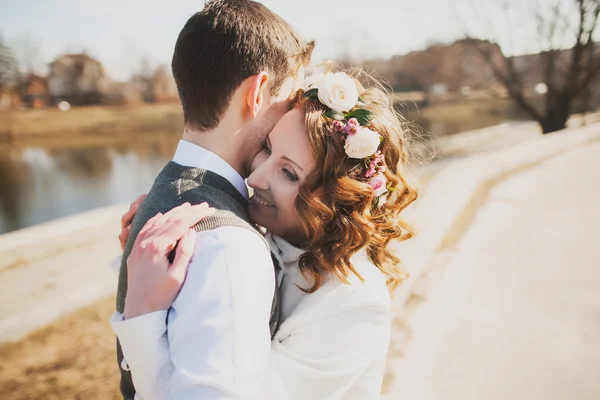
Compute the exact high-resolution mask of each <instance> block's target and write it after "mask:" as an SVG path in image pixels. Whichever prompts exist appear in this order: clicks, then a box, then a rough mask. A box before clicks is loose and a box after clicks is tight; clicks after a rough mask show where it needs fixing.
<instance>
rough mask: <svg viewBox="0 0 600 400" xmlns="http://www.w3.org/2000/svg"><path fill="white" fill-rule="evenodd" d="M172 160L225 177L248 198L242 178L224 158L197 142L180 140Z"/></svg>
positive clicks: (246, 188)
mask: <svg viewBox="0 0 600 400" xmlns="http://www.w3.org/2000/svg"><path fill="white" fill-rule="evenodd" d="M173 162H175V163H177V164H179V165H182V166H184V167H192V168H202V169H205V170H207V171H210V172H213V173H215V174H217V175H220V176H222V177H223V178H225V179H227V180H228V181H229V183H231V184H232V185H233V186H234V187H235V188H236V189H237V190H238V192H240V193H241V194H242V196H244V198H245V199H246V200H248V187H247V186H246V182H244V178H242V176H241V175H240V174H238V172H237V171H236V170H235V169H234V168H233V167H232V166H231V165H229V164H227V162H226V161H225V160H223V159H222V158H221V157H219V156H218V155H216V154H215V153H213V152H212V151H209V150H206V149H205V148H204V147H201V146H198V145H197V144H194V143H191V142H188V141H185V140H180V141H179V144H178V145H177V150H175V155H174V156H173Z"/></svg>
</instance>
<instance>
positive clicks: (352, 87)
mask: <svg viewBox="0 0 600 400" xmlns="http://www.w3.org/2000/svg"><path fill="white" fill-rule="evenodd" d="M327 67H330V64H326V66H325V68H327ZM304 96H305V97H306V98H308V99H310V100H317V101H318V102H319V103H320V104H321V105H323V106H325V107H326V108H327V110H326V111H325V112H323V116H324V117H327V118H329V119H332V120H333V127H334V129H335V131H336V132H338V133H340V134H343V135H345V137H346V139H345V144H344V150H345V152H346V155H347V156H348V157H349V158H352V159H358V160H362V163H360V164H359V165H358V166H357V167H356V168H355V170H358V171H360V172H351V174H350V176H351V177H353V178H355V179H357V180H361V181H364V182H367V183H368V184H369V185H370V186H371V188H373V191H374V195H375V206H376V207H381V206H383V205H384V204H385V203H386V201H387V195H388V193H390V192H393V191H394V190H395V188H394V187H392V185H391V183H390V184H388V182H387V179H386V178H385V175H384V173H385V171H386V165H385V157H384V156H383V154H381V150H379V146H380V145H381V143H382V141H383V138H382V137H381V135H379V133H377V132H375V131H373V130H371V129H369V128H368V127H369V125H370V123H371V120H373V118H375V114H374V113H373V112H372V111H371V110H368V109H367V108H366V106H367V105H366V103H365V101H364V99H363V98H361V97H360V96H359V93H358V88H357V86H356V82H355V81H354V80H353V79H352V78H350V77H349V76H348V75H347V74H345V73H344V72H336V73H332V72H326V71H325V70H324V67H320V68H319V67H317V69H316V71H315V72H314V73H313V74H312V75H310V76H308V77H306V80H305V82H304ZM363 171H364V172H363Z"/></svg>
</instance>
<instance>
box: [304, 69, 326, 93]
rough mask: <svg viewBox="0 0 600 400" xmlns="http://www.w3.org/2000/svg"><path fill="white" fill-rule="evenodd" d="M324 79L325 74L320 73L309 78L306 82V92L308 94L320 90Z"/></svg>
mask: <svg viewBox="0 0 600 400" xmlns="http://www.w3.org/2000/svg"><path fill="white" fill-rule="evenodd" d="M323 78H325V74H322V73H319V72H316V73H314V74H312V75H309V76H307V77H306V79H305V80H304V91H305V92H307V91H309V90H310V89H314V88H318V87H319V86H320V85H321V81H322V80H323Z"/></svg>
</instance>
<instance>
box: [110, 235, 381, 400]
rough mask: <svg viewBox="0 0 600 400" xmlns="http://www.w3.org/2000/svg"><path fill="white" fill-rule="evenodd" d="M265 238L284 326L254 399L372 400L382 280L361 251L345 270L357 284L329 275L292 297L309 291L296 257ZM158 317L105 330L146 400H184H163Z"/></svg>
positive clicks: (166, 367)
mask: <svg viewBox="0 0 600 400" xmlns="http://www.w3.org/2000/svg"><path fill="white" fill-rule="evenodd" d="M267 238H268V239H269V241H270V245H271V249H272V250H273V251H274V252H276V253H278V254H279V255H280V257H281V260H282V261H283V266H284V270H283V271H284V278H283V283H282V288H281V301H282V303H281V304H282V319H283V322H282V324H281V326H280V329H279V330H278V332H277V333H276V335H275V338H274V339H273V341H272V343H271V351H270V357H269V367H268V371H267V372H266V374H264V377H263V385H264V395H263V396H264V397H260V398H261V399H268V400H291V399H298V400H307V399H311V400H312V399H315V400H321V399H327V400H335V399H344V400H349V399H361V400H372V399H377V398H379V397H380V391H381V384H382V380H383V373H384V369H385V359H386V353H387V350H388V346H389V342H390V326H391V325H390V321H391V317H390V297H389V294H388V291H387V287H386V283H385V278H384V276H383V274H382V273H381V272H380V271H379V270H378V269H377V267H375V266H374V265H373V264H372V263H371V262H370V260H369V259H368V257H367V255H366V252H364V251H361V252H359V253H357V254H356V255H354V256H353V257H352V259H351V262H352V263H353V265H354V267H355V269H356V270H357V271H358V273H359V274H360V275H361V276H362V277H363V278H364V283H363V282H361V281H360V280H359V279H358V278H357V277H356V276H355V275H353V274H350V276H349V277H348V279H349V281H350V284H345V283H343V282H341V281H340V280H339V279H337V278H336V277H334V276H333V275H328V276H327V277H325V281H324V283H323V285H322V286H321V287H320V288H319V289H318V290H317V291H316V292H315V293H312V294H306V293H305V292H303V291H302V290H300V289H299V287H300V288H308V287H309V286H310V285H309V282H308V281H307V280H306V279H305V278H304V276H303V275H302V274H301V272H300V270H299V268H298V258H299V257H300V255H301V254H302V253H303V251H302V250H300V249H297V248H295V247H293V246H292V245H290V244H289V243H287V242H285V241H284V240H283V239H281V238H278V237H276V236H271V235H267ZM165 317H166V312H164V311H160V312H156V313H152V314H147V315H144V316H141V317H138V318H133V319H131V320H125V321H123V320H122V318H121V316H120V314H115V315H113V318H112V319H111V325H112V327H113V330H114V331H115V333H116V334H117V336H118V337H119V339H120V340H121V345H122V348H123V352H124V354H125V357H126V359H127V360H128V361H129V362H130V366H131V372H132V376H133V380H134V383H135V385H136V388H137V389H138V391H139V393H140V394H141V395H142V397H143V398H144V399H145V400H151V399H172V400H183V399H186V400H187V399H191V398H192V397H185V396H183V397H181V396H179V397H174V396H170V393H169V394H166V393H167V382H170V381H171V379H172V377H171V374H172V373H173V371H174V370H175V369H176V366H177V362H176V361H175V360H174V358H173V357H172V355H170V353H172V348H171V346H172V344H171V343H170V342H167V339H166V338H167V327H166V325H165ZM169 329H171V328H170V327H169ZM169 337H170V335H169ZM217 351H220V350H217ZM246 394H247V393H244V395H246ZM205 398H209V399H210V398H212V397H205ZM231 398H254V397H252V395H251V394H250V395H249V396H239V397H235V396H232V397H231Z"/></svg>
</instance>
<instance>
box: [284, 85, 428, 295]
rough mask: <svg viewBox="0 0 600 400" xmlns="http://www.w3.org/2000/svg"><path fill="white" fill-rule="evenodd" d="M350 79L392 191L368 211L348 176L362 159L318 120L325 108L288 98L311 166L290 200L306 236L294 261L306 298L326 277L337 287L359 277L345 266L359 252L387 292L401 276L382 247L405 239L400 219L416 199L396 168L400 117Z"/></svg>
mask: <svg viewBox="0 0 600 400" xmlns="http://www.w3.org/2000/svg"><path fill="white" fill-rule="evenodd" d="M356 82H357V85H358V87H359V92H360V96H361V97H362V98H363V99H364V100H365V102H366V105H367V106H366V108H367V109H369V110H370V111H372V112H373V113H374V114H375V118H374V119H373V120H372V121H371V123H370V126H369V128H370V129H372V130H375V131H377V132H378V133H379V134H380V135H381V136H382V144H381V145H380V147H379V149H380V150H381V152H382V154H383V156H384V157H385V164H386V166H387V170H386V172H385V173H384V174H385V177H386V179H387V181H388V182H389V183H392V186H393V187H395V188H396V189H395V192H394V193H393V194H392V195H390V196H389V198H388V202H387V203H386V204H385V205H383V206H382V207H376V206H375V204H374V192H373V189H372V188H371V187H370V186H369V184H368V183H367V182H366V181H361V180H358V179H354V178H352V177H350V176H349V173H350V172H351V171H352V170H355V168H357V165H358V164H361V163H362V160H356V159H351V158H349V157H348V156H347V155H346V153H345V150H344V143H345V136H344V134H343V133H339V132H336V130H335V129H334V127H333V121H332V120H331V119H329V118H326V117H324V116H323V112H324V111H325V110H326V108H325V107H324V106H323V105H322V104H320V103H319V102H318V101H315V100H308V99H307V98H305V97H304V95H303V93H302V91H300V92H299V93H297V95H296V97H295V101H296V104H297V106H298V107H301V108H302V109H303V110H304V112H305V128H306V131H307V132H308V136H309V141H310V145H311V148H312V151H313V154H314V156H315V158H316V165H317V167H316V168H315V170H314V171H312V172H311V173H310V174H309V175H308V177H307V178H306V179H305V181H304V182H303V184H302V185H301V188H300V191H299V195H298V197H297V199H296V209H297V211H298V213H299V215H300V217H301V219H302V221H303V225H304V230H305V234H306V237H307V238H308V242H307V244H306V246H305V248H306V249H307V252H306V253H305V254H304V255H303V256H302V257H301V258H300V260H299V267H300V270H301V271H302V273H303V274H304V276H305V277H306V278H309V279H310V280H311V281H312V283H313V285H312V287H310V288H308V289H304V290H305V291H306V292H308V293H312V292H314V291H316V290H317V289H318V288H319V287H320V286H321V285H322V283H323V278H324V276H325V274H326V273H333V274H335V275H336V276H337V277H338V278H339V279H340V280H342V281H343V282H345V283H348V282H349V281H348V275H349V274H350V273H353V274H355V275H356V276H357V277H358V278H359V279H361V280H363V278H362V277H361V276H360V275H359V274H358V272H357V271H356V270H355V269H354V267H353V265H352V263H351V262H350V258H351V257H352V256H353V255H354V254H355V253H356V252H358V251H359V250H360V249H363V248H366V250H367V254H368V256H369V258H370V260H371V261H372V262H373V264H375V265H376V266H377V267H378V268H379V269H380V270H381V271H382V272H383V274H384V275H385V276H386V279H387V284H388V288H389V290H390V292H393V290H394V288H395V287H396V286H397V285H398V284H399V283H400V282H402V281H403V280H404V279H405V278H406V276H407V274H406V273H405V270H404V269H403V268H402V266H401V263H400V259H399V258H398V257H397V256H395V255H394V254H393V253H392V252H391V251H390V250H389V249H388V245H389V244H390V242H391V241H393V240H400V241H402V240H406V239H408V238H410V237H411V236H412V235H413V231H412V229H411V227H410V226H409V225H408V224H407V223H406V222H404V221H403V220H402V218H401V217H400V215H401V213H402V211H403V210H404V209H405V208H406V207H407V206H408V205H410V204H411V203H413V202H414V201H415V200H416V199H417V191H416V190H415V189H414V188H413V187H411V186H410V185H409V184H408V182H407V180H406V178H405V176H404V175H403V170H402V167H403V165H404V164H405V163H406V161H407V159H408V157H407V151H406V137H405V134H404V131H403V125H402V120H401V117H400V116H399V115H398V114H397V113H396V112H395V110H394V108H393V103H392V100H391V96H390V95H389V94H388V93H386V91H384V90H383V89H381V88H379V87H377V85H374V86H373V87H370V88H368V89H364V87H363V86H362V85H360V83H358V80H356ZM390 200H391V201H390Z"/></svg>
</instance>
